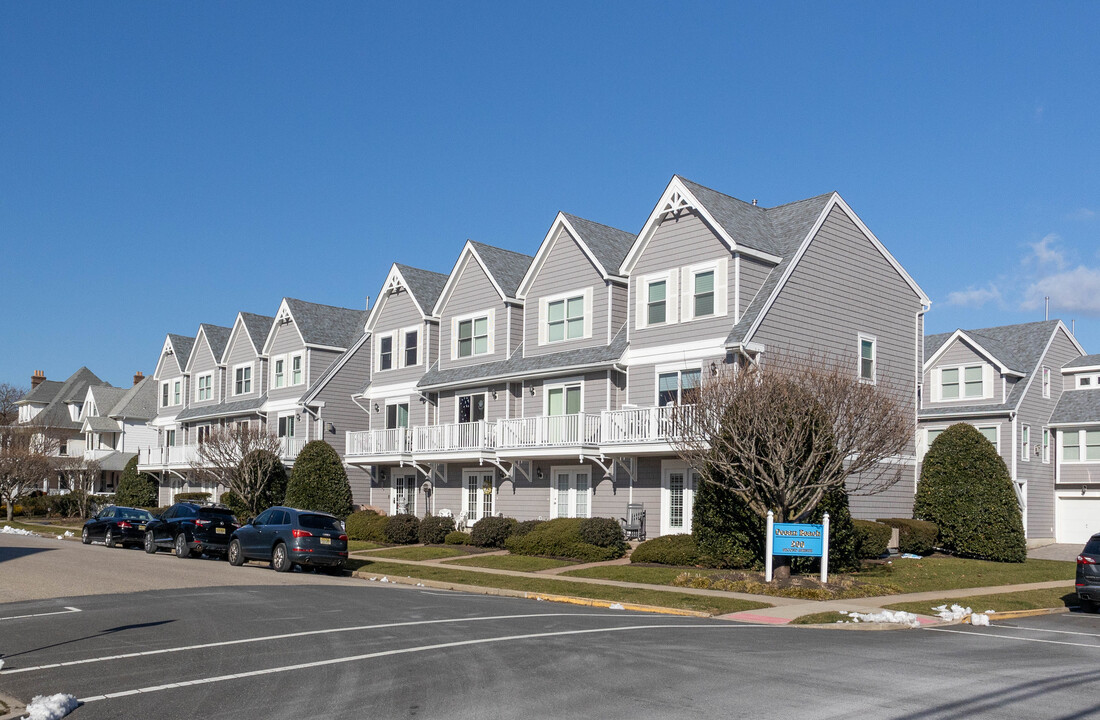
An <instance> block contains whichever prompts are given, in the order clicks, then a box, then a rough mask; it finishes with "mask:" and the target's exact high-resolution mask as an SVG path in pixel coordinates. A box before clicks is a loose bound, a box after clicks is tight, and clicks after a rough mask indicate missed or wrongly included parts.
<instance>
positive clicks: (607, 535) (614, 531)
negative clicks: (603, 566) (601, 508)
mask: <svg viewBox="0 0 1100 720" xmlns="http://www.w3.org/2000/svg"><path fill="white" fill-rule="evenodd" d="M580 534H581V540H582V541H583V542H586V543H588V544H589V545H595V546H596V547H606V548H610V547H617V548H622V550H623V552H625V551H626V539H625V538H624V537H623V528H622V525H619V521H618V520H615V519H614V518H606V517H594V518H584V519H583V520H581V529H580Z"/></svg>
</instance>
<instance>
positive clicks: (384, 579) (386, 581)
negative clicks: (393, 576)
mask: <svg viewBox="0 0 1100 720" xmlns="http://www.w3.org/2000/svg"><path fill="white" fill-rule="evenodd" d="M389 581H390V579H389V578H388V577H384V578H382V579H381V580H379V581H378V582H384V583H388V582H389Z"/></svg>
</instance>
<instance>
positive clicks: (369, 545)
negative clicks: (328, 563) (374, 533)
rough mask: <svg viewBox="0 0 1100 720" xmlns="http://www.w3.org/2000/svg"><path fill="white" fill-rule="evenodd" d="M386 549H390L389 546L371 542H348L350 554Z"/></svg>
mask: <svg viewBox="0 0 1100 720" xmlns="http://www.w3.org/2000/svg"><path fill="white" fill-rule="evenodd" d="M384 547H389V545H383V544H382V543H376V542H371V541H370V540H348V552H362V551H363V550H374V549H376V548H384Z"/></svg>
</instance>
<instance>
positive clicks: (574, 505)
mask: <svg viewBox="0 0 1100 720" xmlns="http://www.w3.org/2000/svg"><path fill="white" fill-rule="evenodd" d="M591 477H592V474H591V472H590V471H589V469H588V468H587V467H574V468H570V467H555V468H551V469H550V517H552V518H564V517H574V518H575V517H579V518H586V517H592V483H591Z"/></svg>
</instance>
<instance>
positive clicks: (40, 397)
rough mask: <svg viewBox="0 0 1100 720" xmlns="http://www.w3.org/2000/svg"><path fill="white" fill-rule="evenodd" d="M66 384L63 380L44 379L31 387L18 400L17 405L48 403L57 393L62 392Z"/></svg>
mask: <svg viewBox="0 0 1100 720" xmlns="http://www.w3.org/2000/svg"><path fill="white" fill-rule="evenodd" d="M64 385H65V382H64V381H63V380H43V381H42V382H40V383H38V385H37V386H36V387H33V388H31V390H30V392H28V393H27V394H26V395H24V396H23V397H21V398H19V400H17V401H16V403H15V404H16V405H26V404H29V403H33V404H35V405H48V404H49V403H50V402H52V401H53V399H54V398H56V397H57V394H58V393H59V392H61V388H62V387H63V386H64Z"/></svg>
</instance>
